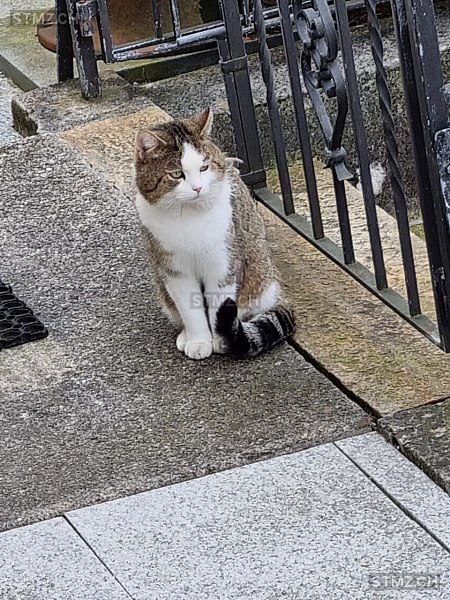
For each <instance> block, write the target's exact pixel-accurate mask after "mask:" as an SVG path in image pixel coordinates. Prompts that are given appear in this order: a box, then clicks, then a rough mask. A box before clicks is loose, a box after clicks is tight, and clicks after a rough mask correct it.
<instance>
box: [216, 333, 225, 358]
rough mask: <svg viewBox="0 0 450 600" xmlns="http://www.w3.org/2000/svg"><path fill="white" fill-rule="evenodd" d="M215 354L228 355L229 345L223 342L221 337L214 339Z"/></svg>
mask: <svg viewBox="0 0 450 600" xmlns="http://www.w3.org/2000/svg"><path fill="white" fill-rule="evenodd" d="M213 352H214V353H215V354H226V353H227V345H226V343H225V340H223V339H222V338H221V337H219V336H217V337H214V338H213Z"/></svg>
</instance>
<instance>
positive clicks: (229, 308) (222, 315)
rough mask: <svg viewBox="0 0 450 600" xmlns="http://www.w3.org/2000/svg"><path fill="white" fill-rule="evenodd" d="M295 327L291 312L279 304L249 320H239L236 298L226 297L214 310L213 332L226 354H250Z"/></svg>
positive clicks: (270, 343) (260, 350)
mask: <svg viewBox="0 0 450 600" xmlns="http://www.w3.org/2000/svg"><path fill="white" fill-rule="evenodd" d="M294 331H295V319H294V314H293V312H292V311H291V310H290V309H289V308H288V307H286V306H284V305H281V304H278V305H276V306H274V307H273V308H271V309H270V310H268V311H267V312H265V313H262V314H260V315H257V316H256V317H254V318H253V319H250V321H240V320H239V318H238V309H237V305H236V302H235V301H234V300H232V299H231V298H227V299H226V300H225V301H224V302H223V304H222V305H221V306H220V308H219V310H218V311H217V318H216V332H217V333H218V334H219V335H220V336H221V337H222V339H223V340H224V342H225V345H226V349H227V351H228V353H229V354H231V355H232V356H236V357H237V358H250V357H253V356H257V355H258V354H261V352H265V351H266V350H269V349H270V348H272V347H273V346H275V345H276V344H279V343H280V342H281V341H282V340H284V339H285V338H287V337H289V336H291V335H292V334H293V333H294Z"/></svg>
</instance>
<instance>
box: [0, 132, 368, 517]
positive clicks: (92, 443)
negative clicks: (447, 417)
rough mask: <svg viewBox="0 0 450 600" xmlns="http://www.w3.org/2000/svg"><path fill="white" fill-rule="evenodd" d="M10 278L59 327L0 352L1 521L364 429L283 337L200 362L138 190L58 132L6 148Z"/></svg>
mask: <svg viewBox="0 0 450 600" xmlns="http://www.w3.org/2000/svg"><path fill="white" fill-rule="evenodd" d="M0 180H1V181H2V187H1V192H0V193H1V200H0V205H1V213H2V228H1V230H0V256H1V257H2V261H1V267H0V270H1V275H2V279H4V280H5V281H6V282H8V283H11V284H12V285H13V287H14V290H15V292H16V293H17V294H18V295H19V296H20V297H21V298H23V299H24V301H25V302H27V304H28V305H29V306H30V307H32V308H33V310H34V311H35V312H36V314H37V315H38V316H39V318H40V319H41V320H42V322H44V323H45V325H46V326H47V327H48V329H49V332H50V335H49V338H48V339H47V340H45V341H43V342H35V343H33V344H26V345H25V346H23V347H17V348H13V349H10V350H5V351H2V353H1V355H0V396H1V398H2V403H1V408H0V438H1V439H2V452H1V455H0V461H1V462H0V523H1V525H0V526H1V527H2V528H8V527H13V526H15V525H17V524H26V523H30V522H33V521H36V520H39V519H43V518H48V517H52V516H55V515H58V514H61V513H62V512H63V511H65V510H70V509H72V508H77V507H80V506H85V505H88V504H93V503H95V502H99V501H103V500H109V499H112V498H117V497H120V496H124V495H127V494H130V493H135V492H138V491H142V490H146V489H151V488H155V487H158V486H162V485H167V484H170V483H173V482H177V481H181V480H184V479H187V478H191V477H196V476H199V475H204V474H206V473H210V472H214V471H218V470H221V469H226V468H230V467H235V466H239V465H242V464H245V463H248V462H252V461H255V460H259V459H262V458H265V457H269V456H274V455H277V454H282V453H285V452H292V451H295V450H298V449H301V448H305V447H308V446H311V445H314V444H318V443H322V442H324V441H330V440H333V439H336V438H340V437H345V436H346V435H349V434H353V433H355V432H358V431H361V430H367V428H368V425H369V419H368V416H367V414H366V413H365V412H364V411H363V410H362V409H361V408H359V407H358V406H357V405H356V404H355V403H354V402H352V401H351V400H349V399H348V398H347V397H346V396H345V395H344V394H343V393H342V392H340V391H339V390H337V389H336V388H335V387H334V386H333V385H332V384H331V383H330V382H329V381H328V380H327V379H326V378H325V377H324V376H322V375H320V374H319V373H318V372H317V371H316V370H315V369H314V368H313V367H312V366H311V365H310V364H308V363H307V362H306V361H305V360H304V359H303V358H302V357H301V356H300V355H299V354H298V353H297V352H295V351H294V350H293V349H291V348H290V347H289V346H287V345H283V346H281V347H279V348H278V349H277V350H275V351H274V352H272V353H270V354H267V355H265V356H262V357H260V358H258V359H256V360H254V361H244V362H237V361H233V360H231V359H228V358H225V357H213V358H211V359H209V360H206V361H204V362H200V363H198V362H197V363H195V362H192V361H189V360H188V359H186V358H185V357H184V356H183V355H181V354H180V353H179V352H178V351H177V350H176V348H175V337H176V334H175V332H174V331H173V330H172V328H171V326H170V324H169V323H168V322H167V321H166V320H165V318H164V317H163V316H162V315H161V312H160V310H159V308H158V307H157V305H156V302H155V299H154V293H153V292H154V286H153V280H152V276H151V273H150V270H149V267H148V264H147V261H146V260H145V258H144V252H143V249H142V246H141V239H140V234H139V230H138V224H137V220H136V217H135V213H134V208H133V206H132V203H131V201H130V199H129V198H127V197H126V196H125V195H124V194H122V193H121V192H120V191H119V190H118V189H117V188H115V187H114V186H113V185H112V184H111V183H109V182H106V181H105V179H104V178H103V177H102V176H101V174H100V173H98V172H96V171H95V170H94V169H93V168H92V167H91V165H90V164H89V163H88V162H87V161H86V160H85V159H84V158H83V157H82V156H81V155H80V154H79V153H78V152H77V151H76V150H74V149H73V148H71V147H69V146H67V145H66V144H64V143H62V142H61V141H59V140H57V139H56V138H55V137H54V136H53V135H42V136H35V137H33V138H27V139H26V140H24V141H22V142H21V143H20V144H18V145H15V146H9V147H7V148H6V149H4V150H2V151H0Z"/></svg>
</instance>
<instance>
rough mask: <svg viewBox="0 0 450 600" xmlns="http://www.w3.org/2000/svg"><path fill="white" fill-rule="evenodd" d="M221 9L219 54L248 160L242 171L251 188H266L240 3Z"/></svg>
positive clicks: (231, 1)
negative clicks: (223, 33) (222, 32)
mask: <svg viewBox="0 0 450 600" xmlns="http://www.w3.org/2000/svg"><path fill="white" fill-rule="evenodd" d="M221 10H222V16H223V21H224V24H225V28H226V39H223V40H220V39H219V52H220V54H221V63H222V70H223V71H224V74H225V83H226V86H227V97H228V102H229V105H230V113H231V119H232V122H233V129H234V135H235V139H236V144H237V150H238V154H239V158H240V159H242V160H243V161H244V164H243V165H241V172H242V175H243V179H244V181H245V182H246V183H247V184H248V185H251V186H253V187H263V186H264V185H265V184H266V174H265V171H264V165H263V160H262V154H261V145H260V141H259V134H258V124H257V121H256V115H255V107H254V104H253V96H252V89H251V86H250V77H249V73H248V63H247V54H246V51H245V45H244V40H243V39H242V29H241V18H240V15H239V8H238V3H237V0H222V1H221ZM239 61H240V62H241V65H240V68H236V69H235V70H230V69H224V67H225V65H226V63H230V64H235V63H236V62H239ZM226 71H228V72H226Z"/></svg>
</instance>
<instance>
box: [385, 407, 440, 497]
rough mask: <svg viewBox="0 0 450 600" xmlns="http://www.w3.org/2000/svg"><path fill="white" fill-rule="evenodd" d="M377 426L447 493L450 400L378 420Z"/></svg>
mask: <svg viewBox="0 0 450 600" xmlns="http://www.w3.org/2000/svg"><path fill="white" fill-rule="evenodd" d="M379 427H380V430H381V432H382V433H383V435H386V436H387V437H388V438H389V439H391V440H392V441H394V442H395V443H396V444H398V445H399V446H400V448H401V449H402V451H403V452H404V453H405V454H406V455H407V456H408V457H410V458H411V460H413V461H414V462H415V463H416V464H418V465H419V467H421V468H422V469H423V470H424V471H425V472H426V473H427V474H428V475H429V476H430V477H431V478H432V479H433V480H434V481H436V482H437V483H439V485H441V486H442V487H443V488H444V489H445V490H446V491H447V492H448V493H449V494H450V400H445V401H443V402H440V403H439V404H435V405H431V406H424V407H421V408H417V409H414V410H406V411H403V412H400V413H398V414H397V415H394V416H393V417H389V418H385V419H381V420H380V421H379Z"/></svg>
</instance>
